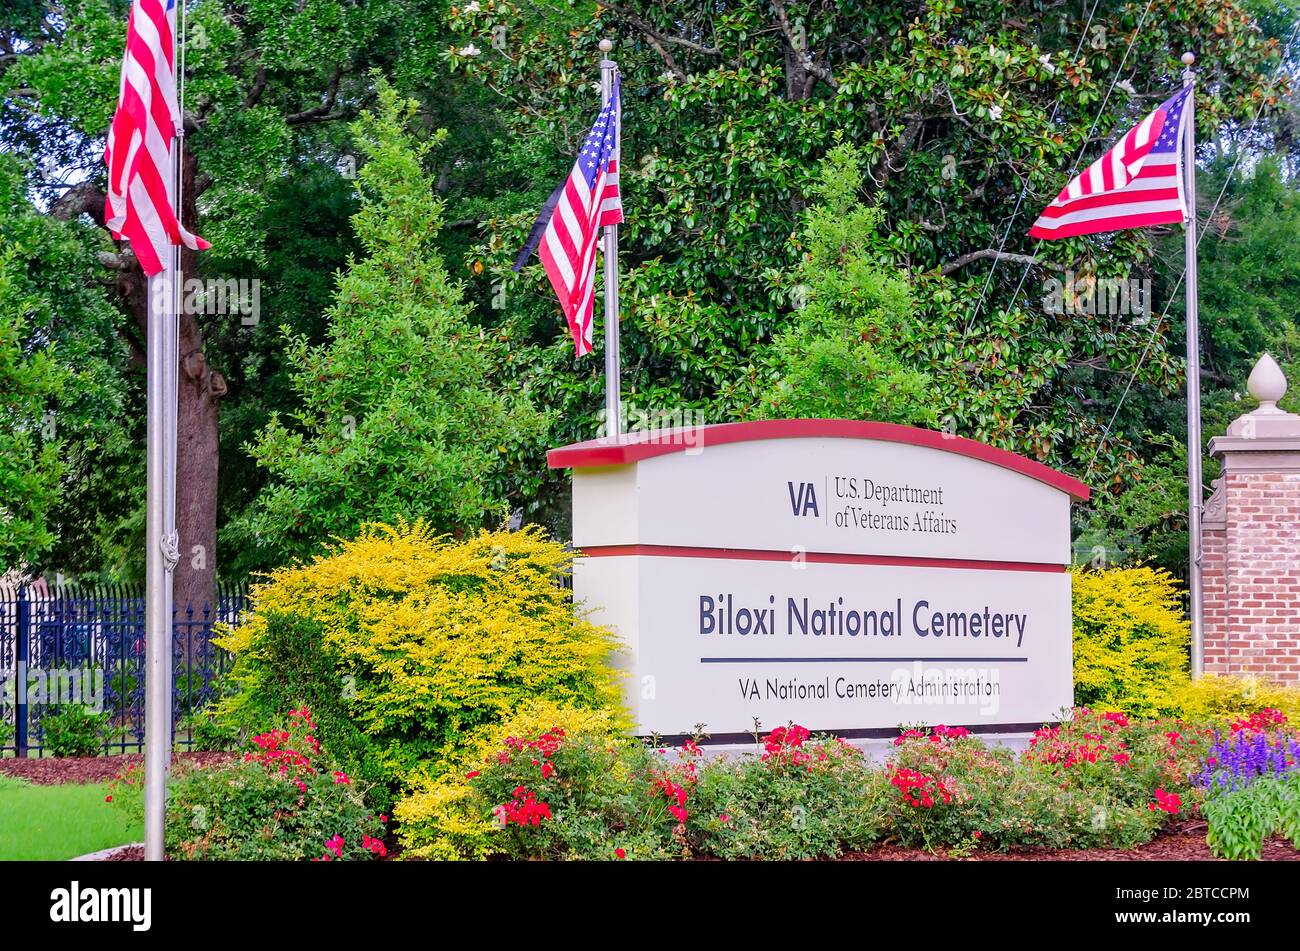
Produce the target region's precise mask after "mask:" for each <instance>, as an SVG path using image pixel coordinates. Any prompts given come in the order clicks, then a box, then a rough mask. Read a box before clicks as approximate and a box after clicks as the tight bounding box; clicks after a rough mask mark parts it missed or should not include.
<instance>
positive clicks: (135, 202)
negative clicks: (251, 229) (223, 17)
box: [104, 0, 210, 277]
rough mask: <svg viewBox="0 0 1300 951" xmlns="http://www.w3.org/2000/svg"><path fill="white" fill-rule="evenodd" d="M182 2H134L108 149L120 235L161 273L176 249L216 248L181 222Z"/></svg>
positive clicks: (113, 222) (111, 218)
mask: <svg viewBox="0 0 1300 951" xmlns="http://www.w3.org/2000/svg"><path fill="white" fill-rule="evenodd" d="M175 35H176V0H133V2H132V4H131V14H130V19H129V20H128V21H127V27H126V55H125V56H124V57H123V59H122V81H121V85H120V91H119V95H118V102H117V112H116V113H114V114H113V124H112V125H111V126H110V127H109V130H108V144H107V145H106V146H105V148H104V162H105V163H106V164H107V165H108V200H107V201H106V202H105V211H104V217H105V221H106V223H107V225H108V228H109V230H110V231H112V232H113V237H115V238H117V239H119V240H120V239H122V238H126V239H127V240H128V241H130V242H131V249H132V250H133V251H134V252H135V256H136V258H137V259H138V260H139V262H140V267H141V268H143V270H144V273H145V274H147V275H148V276H150V277H153V276H154V275H155V274H158V273H160V272H161V271H162V270H163V269H164V267H165V266H166V263H167V261H169V260H170V257H171V247H172V245H177V244H184V245H185V246H186V247H188V248H193V249H194V250H196V251H202V250H203V249H205V248H207V247H210V245H209V244H208V243H207V242H206V241H204V240H203V239H202V238H200V237H198V236H197V235H193V234H190V233H189V232H188V231H186V230H185V229H184V228H183V227H181V223H180V222H179V221H177V220H176V212H175V211H174V210H173V199H174V183H173V176H172V143H173V140H174V139H175V138H176V126H177V124H178V123H179V122H180V120H181V116H180V108H179V107H178V106H177V104H176V67H175V65H174V62H173V57H174V55H175V51H174V43H173V39H172V38H173V37H174V36H175Z"/></svg>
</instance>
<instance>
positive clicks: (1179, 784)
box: [1021, 709, 1210, 808]
mask: <svg viewBox="0 0 1300 951" xmlns="http://www.w3.org/2000/svg"><path fill="white" fill-rule="evenodd" d="M1209 745H1210V738H1209V736H1208V735H1207V733H1206V731H1205V730H1204V729H1202V728H1199V727H1196V726H1191V725H1187V724H1184V723H1181V722H1178V721H1169V720H1138V719H1130V718H1129V717H1128V716H1126V715H1125V714H1122V713H1116V712H1108V713H1098V712H1096V711H1092V710H1087V709H1076V710H1075V711H1074V712H1073V714H1072V716H1071V718H1070V719H1067V720H1065V721H1064V722H1062V723H1061V724H1060V725H1058V726H1051V727H1043V728H1042V729H1040V730H1038V731H1036V732H1035V733H1034V738H1033V740H1032V745H1031V747H1030V748H1029V749H1028V750H1026V751H1025V753H1024V755H1023V756H1022V757H1021V759H1022V761H1023V762H1024V763H1025V765H1026V766H1027V767H1028V768H1030V769H1032V770H1034V771H1035V772H1036V773H1037V774H1038V775H1040V776H1041V777H1043V778H1044V779H1046V780H1048V781H1050V782H1052V783H1053V784H1055V785H1059V786H1060V788H1062V789H1071V790H1076V791H1079V792H1084V793H1089V794H1092V795H1099V796H1104V797H1106V798H1107V799H1109V800H1111V801H1112V802H1115V803H1118V804H1121V805H1125V806H1136V807H1139V808H1145V807H1147V806H1148V805H1149V804H1150V802H1151V797H1152V794H1153V793H1154V791H1155V790H1156V789H1166V790H1171V791H1174V792H1177V793H1178V794H1179V795H1180V796H1186V795H1194V794H1195V789H1194V787H1193V777H1194V776H1195V774H1196V773H1197V772H1199V770H1200V768H1201V763H1202V757H1203V756H1204V754H1205V752H1206V750H1207V749H1208V748H1209Z"/></svg>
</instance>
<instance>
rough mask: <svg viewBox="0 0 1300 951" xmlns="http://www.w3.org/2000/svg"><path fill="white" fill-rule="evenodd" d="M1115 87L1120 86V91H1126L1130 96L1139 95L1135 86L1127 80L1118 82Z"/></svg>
mask: <svg viewBox="0 0 1300 951" xmlns="http://www.w3.org/2000/svg"><path fill="white" fill-rule="evenodd" d="M1115 85H1116V86H1118V87H1119V88H1120V89H1122V90H1124V91H1125V92H1126V93H1128V94H1129V95H1130V96H1136V95H1137V94H1138V91H1137V90H1136V89H1134V88H1133V84H1132V83H1131V82H1129V81H1128V80H1127V79H1125V80H1121V81H1120V82H1117V83H1116V84H1115Z"/></svg>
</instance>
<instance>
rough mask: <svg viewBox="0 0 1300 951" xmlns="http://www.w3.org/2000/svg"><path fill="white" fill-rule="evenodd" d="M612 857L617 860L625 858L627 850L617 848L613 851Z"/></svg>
mask: <svg viewBox="0 0 1300 951" xmlns="http://www.w3.org/2000/svg"><path fill="white" fill-rule="evenodd" d="M614 857H615V858H619V859H625V858H627V849H623V848H618V849H615V850H614Z"/></svg>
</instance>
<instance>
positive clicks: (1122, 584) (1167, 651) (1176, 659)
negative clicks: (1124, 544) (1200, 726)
mask: <svg viewBox="0 0 1300 951" xmlns="http://www.w3.org/2000/svg"><path fill="white" fill-rule="evenodd" d="M1072 581H1073V585H1072V586H1073V616H1074V702H1075V703H1076V704H1078V705H1080V706H1085V707H1097V708H1100V709H1103V710H1124V711H1127V712H1129V713H1132V714H1134V715H1136V716H1160V715H1163V714H1167V713H1170V712H1174V711H1172V710H1171V709H1170V707H1171V705H1172V701H1173V697H1174V692H1175V691H1176V690H1177V689H1178V688H1179V687H1180V686H1181V685H1183V684H1185V683H1186V682H1187V679H1188V675H1187V644H1188V637H1189V635H1188V629H1189V628H1188V622H1187V621H1186V620H1185V619H1184V617H1183V610H1182V592H1181V591H1180V590H1179V588H1178V586H1177V584H1176V582H1175V581H1174V579H1173V577H1172V576H1170V575H1169V574H1168V573H1167V572H1164V571H1160V570H1157V569H1154V568H1146V567H1141V568H1113V569H1107V570H1093V571H1076V572H1075V573H1074V577H1073V579H1072Z"/></svg>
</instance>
